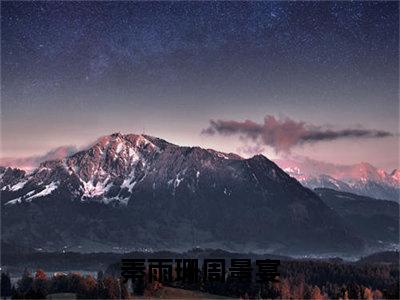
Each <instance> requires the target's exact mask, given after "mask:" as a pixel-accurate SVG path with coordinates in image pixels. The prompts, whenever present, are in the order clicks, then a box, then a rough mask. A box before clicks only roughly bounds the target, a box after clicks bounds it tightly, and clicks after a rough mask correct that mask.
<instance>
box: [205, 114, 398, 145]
mask: <svg viewBox="0 0 400 300" xmlns="http://www.w3.org/2000/svg"><path fill="white" fill-rule="evenodd" d="M202 134H205V135H214V134H220V135H239V136H240V137H242V138H248V139H251V140H253V141H254V142H257V143H258V144H262V145H265V146H270V147H272V148H273V149H274V150H275V151H276V152H277V153H278V152H281V151H282V152H290V150H291V149H292V148H293V147H294V146H297V145H301V144H306V143H312V142H320V141H333V140H337V139H344V138H347V139H350V138H384V137H389V136H394V134H393V133H391V132H388V131H383V130H371V129H353V128H347V129H342V130H332V129H325V128H323V127H321V126H315V125H312V124H307V123H306V122H302V121H295V120H292V119H290V118H284V119H277V118H275V117H274V116H271V115H267V116H266V117H265V118H264V123H256V122H254V121H251V120H246V121H243V122H240V121H232V120H211V121H210V126H209V127H208V128H206V129H204V130H203V131H202Z"/></svg>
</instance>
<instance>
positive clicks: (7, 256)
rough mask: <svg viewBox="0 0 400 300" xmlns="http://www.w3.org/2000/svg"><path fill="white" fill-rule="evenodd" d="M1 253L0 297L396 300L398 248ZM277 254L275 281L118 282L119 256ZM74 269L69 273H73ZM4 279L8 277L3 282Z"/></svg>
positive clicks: (228, 256)
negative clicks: (327, 252) (347, 255)
mask: <svg viewBox="0 0 400 300" xmlns="http://www.w3.org/2000/svg"><path fill="white" fill-rule="evenodd" d="M10 250H11V249H7V247H5V248H4V249H3V251H2V272H3V274H2V283H1V284H2V287H1V288H2V289H1V292H2V293H1V294H2V296H8V297H13V298H46V297H49V298H53V299H55V298H60V297H64V298H65V297H66V298H81V299H82V298H85V299H87V298H90V299H95V298H102V299H118V298H124V299H128V298H169V299H171V298H178V299H187V298H203V299H204V298H206V299H209V298H240V297H242V298H251V299H289V298H292V299H328V298H329V299H339V298H341V299H399V265H398V262H399V253H398V252H381V253H377V254H374V255H370V256H368V257H364V258H362V259H360V260H358V261H355V262H354V261H353V262H349V261H345V260H342V259H334V258H332V259H293V258H289V257H283V256H282V257H279V256H271V255H256V254H235V253H229V252H225V251H221V250H199V249H196V250H192V251H189V252H185V253H182V254H178V253H172V252H158V253H139V252H138V253H129V254H117V253H92V254H80V253H40V252H34V253H32V252H30V251H24V250H21V249H19V250H14V251H10ZM123 257H125V258H160V257H163V258H198V259H199V261H200V262H201V261H202V259H204V258H224V259H226V260H227V261H229V260H230V259H231V258H239V257H240V258H250V259H251V260H252V262H253V267H255V265H254V261H255V260H256V259H265V258H270V259H279V260H280V263H281V265H280V267H279V273H280V276H279V281H278V282H275V283H263V284H261V283H256V282H255V280H253V281H251V282H249V283H245V282H238V281H236V280H234V279H232V278H230V277H229V276H228V277H227V278H226V281H225V282H224V283H215V282H214V283H210V282H204V283H203V282H199V283H196V284H190V285H189V284H185V283H183V282H180V281H174V282H173V283H168V284H167V283H164V284H161V283H151V284H150V283H146V284H145V285H144V286H141V287H139V286H127V285H124V284H122V283H121V280H120V267H119V262H120V260H121V258H123ZM73 270H74V271H73ZM10 278H11V280H10Z"/></svg>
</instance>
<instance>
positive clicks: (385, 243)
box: [315, 188, 399, 252]
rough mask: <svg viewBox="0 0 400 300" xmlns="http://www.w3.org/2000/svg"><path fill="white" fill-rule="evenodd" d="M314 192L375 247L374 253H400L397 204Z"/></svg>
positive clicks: (325, 191) (318, 190) (320, 189)
mask: <svg viewBox="0 0 400 300" xmlns="http://www.w3.org/2000/svg"><path fill="white" fill-rule="evenodd" d="M315 192H316V193H317V194H318V196H319V197H320V198H321V199H322V200H323V201H324V203H325V204H326V205H328V206H329V207H330V208H332V209H333V210H334V211H336V212H337V213H338V214H339V215H340V216H341V217H343V219H344V220H345V221H346V223H347V225H348V226H349V227H351V228H352V229H353V230H354V231H355V232H356V233H357V234H358V235H359V236H362V237H363V238H364V240H366V241H367V242H368V244H369V245H371V247H374V248H375V249H373V251H372V250H371V252H375V251H380V250H384V249H391V250H397V251H398V250H399V204H398V203H396V202H393V201H387V200H377V199H373V198H370V197H365V196H359V195H354V194H351V193H345V192H338V191H336V190H332V189H326V188H318V189H316V190H315ZM376 241H378V244H376Z"/></svg>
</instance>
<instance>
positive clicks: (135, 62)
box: [1, 2, 399, 163]
mask: <svg viewBox="0 0 400 300" xmlns="http://www.w3.org/2000/svg"><path fill="white" fill-rule="evenodd" d="M1 6H2V7H1V8H2V12H1V13H2V16H1V25H2V33H1V41H2V51H1V60H2V64H1V71H2V119H3V121H2V133H3V150H2V151H3V152H4V153H6V154H8V155H10V154H12V153H16V154H18V155H26V154H29V153H30V152H40V151H43V150H45V149H48V148H49V147H54V146H57V145H59V144H70V143H77V144H82V143H84V141H87V140H90V139H94V138H95V137H97V136H98V135H102V134H107V133H110V132H112V131H114V130H117V131H124V132H141V131H144V130H145V131H146V132H148V133H150V134H154V135H159V136H163V137H164V138H168V139H170V140H172V141H175V142H179V143H186V144H200V145H203V146H212V147H217V148H222V150H232V151H234V150H235V149H236V147H237V146H238V145H237V144H236V145H227V144H226V143H224V142H223V141H219V140H218V141H217V140H213V139H210V138H206V137H204V136H201V135H200V131H201V129H202V128H204V127H205V126H207V124H208V122H209V120H210V119H221V118H222V119H235V120H238V121H240V120H244V119H246V118H248V119H252V120H256V121H257V120H258V121H262V119H263V117H264V116H265V114H267V113H269V114H275V115H279V114H284V115H288V116H290V117H292V118H294V119H299V120H306V121H308V122H310V123H315V124H332V125H334V126H336V125H338V124H339V125H344V126H353V125H358V124H360V125H362V126H364V127H368V128H374V129H375V128H376V129H378V130H385V131H389V132H394V131H397V123H398V99H397V95H398V65H399V61H398V52H399V51H398V50H399V49H398V44H399V38H398V34H399V30H398V26H399V21H398V17H399V8H398V3H396V2H386V3H375V2H367V3H362V2H322V3H317V2H255V3H248V2H150V3H145V2H135V3H134V2H2V3H1ZM16 134H18V135H19V136H20V137H21V138H20V139H18V140H16V139H15V138H14V136H15V135H16ZM387 143H388V144H386V146H387V147H391V146H393V145H395V144H396V143H393V140H392V141H391V142H387ZM371 145H372V144H371ZM338 155H339V154H338ZM363 155H365V157H366V158H368V157H369V156H371V155H372V154H371V153H364V154H363ZM388 155H390V156H392V155H393V152H390V154H388ZM338 159H341V158H340V157H339V158H338ZM393 160H394V158H393V159H392V160H391V163H393Z"/></svg>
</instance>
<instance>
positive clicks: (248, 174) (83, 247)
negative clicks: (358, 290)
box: [0, 133, 397, 255]
mask: <svg viewBox="0 0 400 300" xmlns="http://www.w3.org/2000/svg"><path fill="white" fill-rule="evenodd" d="M0 177H1V178H0V189H1V205H2V210H1V217H2V228H1V230H2V241H3V242H9V243H15V241H18V243H19V244H20V245H22V246H26V247H30V248H36V249H42V250H60V249H62V250H63V251H66V250H74V251H82V252H88V251H132V250H141V251H150V250H175V251H185V250H187V249H191V248H193V247H202V248H214V249H217V248H219V249H225V250H233V251H240V252H246V251H252V252H264V253H279V254H302V253H306V254H309V253H314V254H334V255H337V254H338V253H347V254H348V253H365V250H366V249H367V248H368V247H371V246H373V247H377V248H379V247H380V248H383V249H384V248H385V247H386V245H391V244H392V243H394V242H395V241H394V240H393V237H392V236H390V237H386V234H384V233H383V234H382V235H385V238H382V240H383V244H380V243H379V242H378V240H376V239H368V238H366V237H365V235H364V233H363V232H360V231H359V230H357V228H356V227H355V226H354V224H351V223H349V222H348V220H347V216H346V215H343V213H342V212H341V211H340V210H336V209H334V208H332V207H331V206H330V205H328V204H329V203H328V204H327V203H326V202H325V200H324V199H323V197H322V199H321V197H320V196H318V195H317V193H315V192H313V191H312V190H310V189H308V188H305V187H303V186H302V185H301V184H300V183H299V182H298V181H297V180H296V179H294V178H292V177H291V176H289V175H288V174H287V173H285V172H284V171H283V170H282V169H281V168H279V167H278V166H277V165H276V164H275V163H274V162H272V161H270V160H268V159H267V158H266V157H264V156H262V155H256V156H254V157H252V158H249V159H244V158H242V157H240V156H238V155H236V154H231V153H222V152H218V151H215V150H212V149H202V148H199V147H181V146H178V145H174V144H171V143H169V142H167V141H165V140H162V139H160V138H156V137H152V136H148V135H134V134H128V135H122V134H120V133H116V134H112V135H108V136H104V137H102V138H100V139H99V140H97V141H96V142H95V143H94V144H93V145H92V146H91V147H89V148H88V149H86V150H83V151H79V152H77V153H74V154H72V155H70V156H67V157H65V158H62V159H56V160H49V161H45V162H42V163H41V164H40V165H39V166H38V167H37V168H36V169H34V170H32V171H30V172H26V171H22V170H19V169H13V168H1V169H0ZM374 203H375V202H374ZM382 203H383V202H382ZM391 203H392V202H391ZM394 205H397V204H396V203H394ZM360 222H361V221H360Z"/></svg>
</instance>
